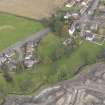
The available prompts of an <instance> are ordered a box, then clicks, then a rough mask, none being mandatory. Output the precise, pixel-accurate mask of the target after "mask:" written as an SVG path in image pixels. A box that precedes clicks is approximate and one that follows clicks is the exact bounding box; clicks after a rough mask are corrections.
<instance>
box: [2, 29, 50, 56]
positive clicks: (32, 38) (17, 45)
mask: <svg viewBox="0 0 105 105" xmlns="http://www.w3.org/2000/svg"><path fill="white" fill-rule="evenodd" d="M50 31H51V30H50V28H45V29H43V30H41V31H39V32H37V33H35V34H33V35H31V36H29V37H27V38H25V39H24V40H21V41H18V42H17V43H15V44H13V45H11V46H10V47H8V48H6V49H4V50H3V52H6V51H8V50H9V49H18V48H20V47H21V46H22V45H23V44H25V43H26V42H28V41H38V40H40V39H42V38H43V37H44V36H45V35H47V34H48V33H49V32H50ZM3 52H1V53H0V55H1V54H2V53H3Z"/></svg>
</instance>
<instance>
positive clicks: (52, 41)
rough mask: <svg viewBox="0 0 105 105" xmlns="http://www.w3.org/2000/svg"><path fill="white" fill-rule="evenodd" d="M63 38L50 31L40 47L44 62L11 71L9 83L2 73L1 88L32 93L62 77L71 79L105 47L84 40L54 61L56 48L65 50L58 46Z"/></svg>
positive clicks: (17, 92) (21, 92)
mask: <svg viewBox="0 0 105 105" xmlns="http://www.w3.org/2000/svg"><path fill="white" fill-rule="evenodd" d="M62 40H63V39H61V38H59V37H58V36H55V35H53V33H49V35H48V36H46V37H45V38H44V39H43V40H42V41H41V43H40V45H39V48H38V49H39V54H40V56H41V58H42V62H41V63H40V64H39V65H37V66H35V67H34V68H33V69H32V70H30V71H27V70H26V71H24V72H22V73H10V74H11V75H12V76H13V82H12V83H7V82H6V81H5V80H4V78H3V77H2V74H1V75H0V90H3V91H5V93H16V94H32V93H33V91H35V90H37V89H39V87H40V86H42V85H51V84H54V83H57V82H59V81H61V79H70V78H71V77H72V76H73V75H74V73H75V71H76V70H77V68H78V67H79V66H80V65H82V64H84V62H85V60H86V59H87V60H88V62H89V63H93V62H94V61H95V60H96V57H97V55H98V54H99V52H100V50H101V49H102V48H103V47H105V46H97V45H95V44H92V43H90V42H86V41H84V42H83V44H82V45H81V46H80V47H78V48H76V49H74V50H73V51H72V53H70V54H68V56H65V55H62V57H61V58H60V59H58V60H56V61H52V60H51V55H53V52H54V51H55V50H56V51H59V52H57V53H59V54H60V53H61V52H62V51H63V50H62V48H63V47H60V48H59V47H57V46H59V45H60V44H61V41H62ZM57 49H58V50H57ZM60 77H61V78H60ZM65 77H66V78H65Z"/></svg>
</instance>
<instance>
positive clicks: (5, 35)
mask: <svg viewBox="0 0 105 105" xmlns="http://www.w3.org/2000/svg"><path fill="white" fill-rule="evenodd" d="M42 28H43V26H42V24H41V23H40V22H36V21H34V20H29V19H25V18H22V17H17V16H13V15H8V14H4V13H0V51H2V50H3V49H4V48H7V47H9V46H10V45H12V44H14V43H16V42H17V41H19V40H22V39H24V38H26V37H28V36H30V35H31V34H33V33H35V32H37V31H39V30H41V29H42Z"/></svg>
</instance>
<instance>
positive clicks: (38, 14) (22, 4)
mask: <svg viewBox="0 0 105 105" xmlns="http://www.w3.org/2000/svg"><path fill="white" fill-rule="evenodd" d="M65 1H67V0H0V11H4V12H9V13H13V14H17V15H21V16H27V17H31V18H36V19H40V18H43V17H49V16H50V15H51V14H52V13H53V12H54V11H55V10H56V8H57V7H61V6H63V4H64V2H65Z"/></svg>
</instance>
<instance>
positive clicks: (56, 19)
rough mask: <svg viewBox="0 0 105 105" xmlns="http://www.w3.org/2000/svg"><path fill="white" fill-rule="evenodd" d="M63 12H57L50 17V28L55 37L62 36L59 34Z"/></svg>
mask: <svg viewBox="0 0 105 105" xmlns="http://www.w3.org/2000/svg"><path fill="white" fill-rule="evenodd" d="M63 16H64V12H63V11H59V10H58V11H57V13H56V14H55V15H52V17H51V19H50V20H51V23H50V26H51V27H52V30H53V31H54V32H56V34H57V35H62V34H61V29H62V27H63V25H64V19H63Z"/></svg>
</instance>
